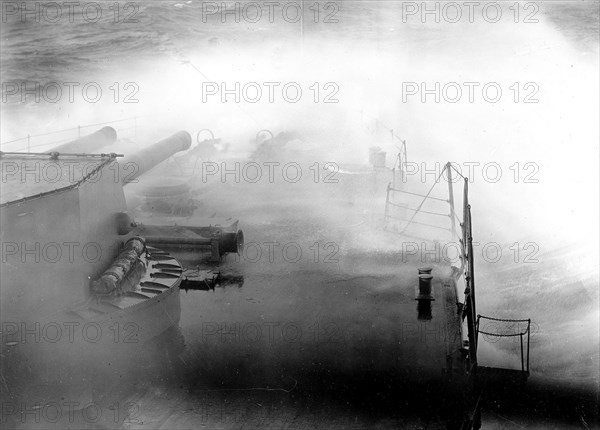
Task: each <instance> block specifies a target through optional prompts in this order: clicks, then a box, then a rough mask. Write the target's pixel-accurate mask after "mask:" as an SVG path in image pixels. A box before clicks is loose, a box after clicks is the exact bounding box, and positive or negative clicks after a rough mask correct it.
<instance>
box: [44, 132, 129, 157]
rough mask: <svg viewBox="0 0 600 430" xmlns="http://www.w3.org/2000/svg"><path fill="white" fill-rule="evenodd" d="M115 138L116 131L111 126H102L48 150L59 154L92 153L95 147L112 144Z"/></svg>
mask: <svg viewBox="0 0 600 430" xmlns="http://www.w3.org/2000/svg"><path fill="white" fill-rule="evenodd" d="M116 140H117V132H116V131H115V129H114V128H112V127H102V128H101V129H100V130H98V131H95V132H94V133H92V134H88V135H87V136H83V137H80V138H79V139H75V140H73V141H71V142H67V143H63V144H62V145H59V146H57V147H56V148H52V149H51V150H50V152H58V153H61V154H74V153H87V154H92V153H94V152H96V150H97V149H100V148H103V147H105V146H108V145H112V144H113V143H115V141H116Z"/></svg>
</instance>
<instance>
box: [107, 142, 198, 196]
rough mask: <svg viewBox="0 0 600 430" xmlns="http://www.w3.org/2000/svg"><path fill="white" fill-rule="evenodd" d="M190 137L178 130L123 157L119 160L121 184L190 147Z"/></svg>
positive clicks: (132, 179)
mask: <svg viewBox="0 0 600 430" xmlns="http://www.w3.org/2000/svg"><path fill="white" fill-rule="evenodd" d="M191 144H192V137H191V136H190V134H189V133H188V132H187V131H178V132H177V133H175V134H174V135H172V136H171V137H168V138H166V139H163V140H161V141H159V142H157V143H155V144H154V145H152V146H150V147H148V148H145V149H142V150H141V151H139V152H137V153H135V154H132V155H130V156H127V157H125V159H124V160H123V161H120V162H119V164H120V166H121V173H122V175H121V176H120V178H122V183H123V185H126V184H128V183H130V182H133V181H134V180H135V179H136V178H138V177H139V176H140V175H142V174H144V173H145V172H147V171H148V170H150V169H152V168H153V167H154V166H156V165H157V164H159V163H161V162H163V161H164V160H166V159H167V158H169V157H170V156H172V155H173V154H175V153H177V152H179V151H185V150H187V149H189V148H190V146H191Z"/></svg>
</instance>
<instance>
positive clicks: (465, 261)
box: [384, 152, 477, 372]
mask: <svg viewBox="0 0 600 430" xmlns="http://www.w3.org/2000/svg"><path fill="white" fill-rule="evenodd" d="M398 160H399V162H402V160H404V163H406V153H405V152H404V153H403V154H400V155H399V156H398ZM399 171H400V172H406V168H405V166H403V168H402V169H399ZM444 173H446V178H447V180H448V198H447V199H444V198H440V197H435V196H432V195H431V193H432V191H433V190H434V188H435V187H436V185H437V184H438V183H439V182H440V178H441V177H442V175H443V174H444ZM453 173H456V174H458V175H459V176H460V177H461V178H462V179H463V181H464V185H463V197H462V198H463V202H462V203H463V208H462V212H463V213H462V221H461V220H460V219H459V217H458V215H457V214H456V210H455V202H454V188H453V183H454V181H453ZM395 179H396V177H395V176H394V180H395ZM394 193H401V194H406V195H412V196H417V197H421V201H420V203H419V204H418V205H417V206H416V207H408V206H404V205H398V204H396V203H394V202H393V201H392V195H393V194H394ZM427 201H438V202H443V203H447V204H448V209H449V213H442V212H435V211H431V210H424V209H423V206H424V204H425V203H426V202H427ZM396 207H397V208H402V209H404V210H406V211H410V212H412V215H411V216H410V218H408V219H406V218H400V217H396V216H394V215H392V214H391V210H392V209H393V208H396ZM419 214H427V215H434V216H440V217H447V218H449V226H447V227H444V226H440V225H434V224H430V223H426V222H422V221H417V220H416V217H417V215H419ZM390 220H395V221H403V222H405V224H404V226H403V228H402V229H401V230H400V232H399V233H398V234H400V235H405V236H411V237H414V236H412V235H409V234H408V233H407V229H408V228H409V227H410V226H411V225H419V226H425V227H430V228H436V229H439V230H445V231H448V232H450V235H451V239H454V238H456V239H458V242H459V243H460V247H459V248H460V261H461V267H460V272H461V273H463V275H464V279H465V292H464V296H465V299H464V303H463V307H462V319H463V320H464V319H465V318H466V319H467V337H468V340H469V367H470V371H471V372H473V371H474V370H475V369H476V367H477V333H476V315H477V309H476V302H475V258H474V254H473V225H472V220H471V205H470V204H469V180H468V178H466V177H465V176H463V175H462V174H461V173H460V172H459V171H457V170H456V169H455V168H454V167H453V166H452V163H450V162H448V163H446V165H445V166H444V168H443V169H442V171H441V172H440V174H439V175H438V177H437V178H436V180H435V183H434V184H433V185H432V186H431V188H430V189H429V191H428V192H427V193H426V194H420V193H414V192H411V191H406V190H403V189H400V188H396V187H395V184H392V183H389V184H388V187H387V195H386V203H385V215H384V225H385V226H386V228H387V226H388V224H389V222H390ZM457 221H458V226H459V227H460V235H459V232H458V231H457Z"/></svg>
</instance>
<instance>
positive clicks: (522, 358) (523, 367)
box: [519, 333, 525, 373]
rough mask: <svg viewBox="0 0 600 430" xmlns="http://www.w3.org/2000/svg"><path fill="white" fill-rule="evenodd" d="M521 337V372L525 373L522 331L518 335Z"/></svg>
mask: <svg viewBox="0 0 600 430" xmlns="http://www.w3.org/2000/svg"><path fill="white" fill-rule="evenodd" d="M519 337H520V338H521V372H522V373H525V364H524V363H525V357H524V356H523V333H521V335H520V336H519Z"/></svg>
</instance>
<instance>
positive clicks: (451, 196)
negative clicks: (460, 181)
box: [446, 163, 456, 240]
mask: <svg viewBox="0 0 600 430" xmlns="http://www.w3.org/2000/svg"><path fill="white" fill-rule="evenodd" d="M446 171H447V172H448V203H449V204H450V220H451V221H450V222H451V223H452V240H454V237H455V236H456V219H455V218H456V216H455V215H454V190H453V187H452V165H451V164H450V163H448V164H446Z"/></svg>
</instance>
